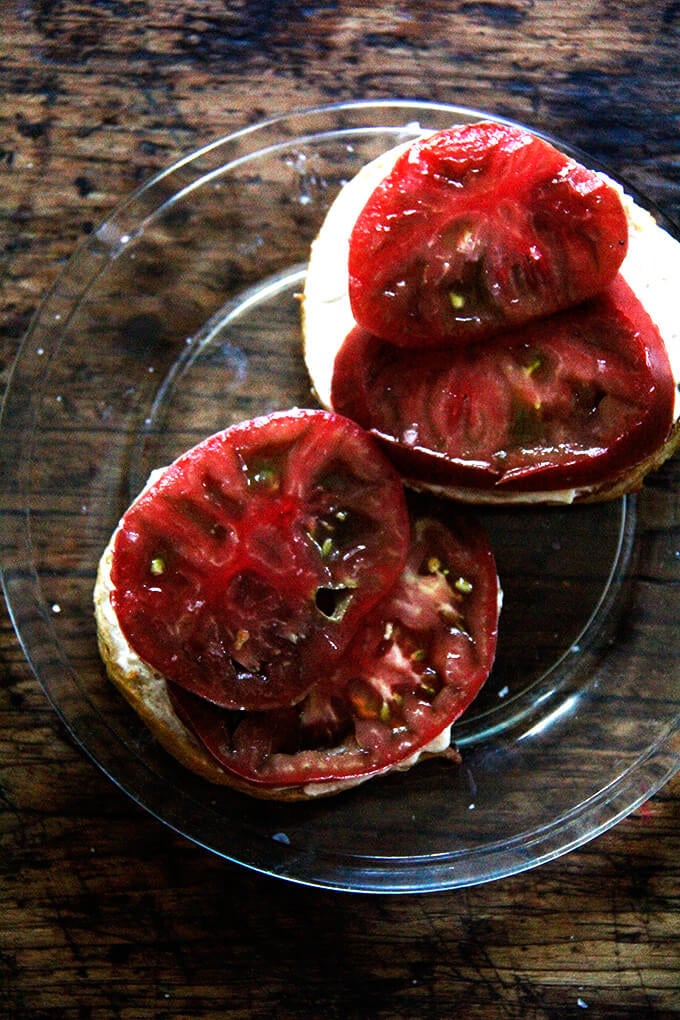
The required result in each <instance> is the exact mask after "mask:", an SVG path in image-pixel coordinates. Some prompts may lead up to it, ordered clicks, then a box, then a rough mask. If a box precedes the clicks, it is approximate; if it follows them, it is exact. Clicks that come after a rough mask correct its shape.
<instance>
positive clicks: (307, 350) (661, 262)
mask: <svg viewBox="0 0 680 1020" xmlns="http://www.w3.org/2000/svg"><path fill="white" fill-rule="evenodd" d="M411 144H412V143H411V142H409V143H406V144H405V145H401V146H398V147H396V148H395V149H391V150H390V151H389V152H387V153H384V154H383V155H381V156H379V157H378V158H377V159H375V160H373V161H372V162H371V163H368V164H366V165H365V166H364V167H363V168H362V169H361V170H360V171H359V173H358V174H357V175H356V176H355V177H353V178H352V179H351V180H350V181H349V182H348V183H347V184H346V185H345V186H344V187H343V188H342V190H341V191H340V192H339V194H338V196H337V198H336V199H335V201H334V203H333V205H332V206H331V208H330V209H329V211H328V214H327V217H326V219H325V221H324V223H323V225H322V227H321V229H320V231H319V233H318V235H317V237H316V238H315V240H314V242H313V244H312V249H311V255H310V260H309V266H308V270H307V277H306V281H305V288H304V293H303V299H302V333H303V340H302V343H303V354H304V358H305V363H306V365H307V370H308V372H309V376H310V379H311V383H312V388H313V391H314V393H315V394H316V397H317V399H318V400H319V402H320V403H321V404H322V405H323V406H324V407H326V408H328V409H329V410H332V409H333V408H332V400H331V386H332V379H333V367H334V363H335V358H336V355H337V353H338V351H339V350H340V347H341V346H342V344H343V342H344V340H345V337H347V336H348V335H349V333H350V332H351V331H352V330H353V329H354V328H355V327H356V325H357V324H356V321H355V319H354V316H353V314H352V310H351V307H350V300H349V279H348V268H347V267H348V259H349V240H350V234H351V232H352V227H353V225H354V223H355V221H356V219H357V217H358V215H359V213H360V212H361V210H362V209H363V207H364V205H365V203H366V201H367V200H368V198H369V197H370V195H371V194H372V192H373V190H374V189H375V188H376V187H377V186H378V184H379V183H380V182H381V181H382V179H383V178H384V177H385V176H386V175H387V174H388V173H389V172H390V170H391V169H392V167H393V166H394V164H395V162H396V160H397V159H398V157H399V156H400V155H401V154H402V153H403V152H404V151H405V150H406V149H407V148H408V147H409V146H410V145H411ZM601 176H603V177H604V176H605V175H601ZM605 179H606V180H607V181H608V183H609V184H611V185H612V187H614V188H615V189H616V190H617V191H618V192H619V194H620V196H621V200H622V203H623V207H624V210H625V212H626V218H627V220H628V232H629V244H628V252H627V254H626V257H625V259H624V262H623V264H622V266H621V270H620V272H621V275H622V276H623V277H624V279H625V280H626V282H627V283H628V284H629V286H630V287H631V288H632V290H633V291H634V292H635V294H636V296H637V297H638V299H639V300H640V301H641V302H642V304H643V305H644V307H645V309H646V310H647V312H648V314H649V315H650V317H651V319H652V320H653V322H654V323H655V325H656V326H657V328H658V330H659V332H660V334H661V336H662V338H663V340H664V343H665V346H666V350H667V353H668V357H669V361H670V365H671V371H672V374H673V379H674V382H675V404H674V410H673V425H672V428H671V429H670V431H669V434H668V436H667V437H666V440H665V442H664V443H663V446H661V447H660V448H659V449H658V450H656V451H655V452H654V453H653V454H652V455H651V456H649V457H647V458H645V459H644V460H643V461H641V462H639V463H638V464H636V465H635V466H634V467H633V468H632V469H631V470H629V471H627V472H625V473H622V474H618V475H616V476H613V477H609V478H605V479H603V480H602V482H600V483H597V484H590V485H587V486H582V487H579V488H568V489H560V490H550V491H539V492H506V491H504V492H497V491H494V490H488V489H474V488H453V487H445V486H437V485H434V484H429V483H426V482H423V480H422V479H419V480H418V481H411V480H409V479H408V478H405V479H404V481H405V483H406V484H407V485H410V486H411V487H412V488H415V489H420V490H423V491H430V492H434V493H436V494H437V495H439V496H443V497H445V498H450V499H455V500H457V501H459V502H464V503H473V504H482V503H485V504H489V503H492V504H493V503H496V504H503V505H509V504H513V503H515V504H528V503H540V504H546V503H548V504H549V503H554V504H562V505H564V504H569V503H574V502H602V501H604V500H610V499H615V498H617V497H619V496H621V495H623V494H625V493H630V492H635V491H637V490H639V488H640V487H641V485H642V484H643V481H644V479H645V477H646V475H647V474H649V472H650V471H653V470H655V469H656V468H658V467H659V466H660V465H661V464H662V463H663V462H664V461H665V460H667V459H668V458H669V457H670V456H671V455H672V454H673V453H674V452H675V450H676V449H677V448H678V446H680V321H679V320H678V316H677V311H676V308H675V304H674V301H673V298H672V295H673V293H674V287H675V286H676V284H677V280H678V279H680V243H678V241H677V240H676V239H675V238H674V237H673V236H672V235H671V234H669V233H668V232H667V231H666V230H664V229H663V228H662V227H661V226H659V225H658V224H657V222H656V221H655V219H654V217H653V216H652V215H651V214H650V213H649V212H648V211H647V210H645V209H643V208H642V207H641V206H640V205H638V204H637V203H636V202H635V201H634V200H633V199H632V198H631V197H630V196H629V195H627V194H626V193H625V192H624V191H623V189H622V187H621V186H620V185H619V184H618V183H617V182H616V181H612V180H611V179H610V178H606V177H605Z"/></svg>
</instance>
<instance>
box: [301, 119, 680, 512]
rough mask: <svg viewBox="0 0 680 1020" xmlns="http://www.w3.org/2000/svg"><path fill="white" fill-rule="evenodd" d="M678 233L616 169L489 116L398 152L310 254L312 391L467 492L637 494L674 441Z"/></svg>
mask: <svg viewBox="0 0 680 1020" xmlns="http://www.w3.org/2000/svg"><path fill="white" fill-rule="evenodd" d="M678 280H680V244H678V243H677V241H676V240H675V239H674V238H673V237H672V236H671V235H670V234H669V233H668V232H666V231H665V230H664V229H662V228H661V227H660V226H659V225H658V224H657V223H656V222H655V220H654V219H653V218H652V216H651V215H650V214H649V213H648V212H647V211H645V210H644V209H642V208H641V207H640V206H639V205H638V204H636V203H635V202H634V201H633V200H632V198H630V197H629V196H628V195H626V194H624V192H623V190H622V189H621V188H620V187H619V186H618V185H617V184H615V183H614V182H612V181H611V180H610V179H609V178H607V177H605V176H604V175H602V174H600V173H596V172H594V171H591V170H589V169H587V168H586V167H584V166H582V165H581V164H579V163H578V162H575V161H574V160H573V159H571V158H569V157H568V156H566V155H564V154H562V153H561V152H559V151H558V150H557V149H556V148H554V147H553V146H552V145H551V144H549V143H548V142H547V141H544V140H543V139H541V138H539V137H536V136H535V135H533V134H531V133H530V132H528V131H526V130H523V129H520V128H518V127H515V126H512V125H507V124H503V123H496V122H489V121H481V122H478V123H473V124H464V125H458V126H454V127H452V128H451V129H449V130H445V131H440V132H437V133H434V134H423V136H422V137H421V138H419V139H418V140H416V141H414V142H411V143H408V144H406V145H403V146H400V147H398V148H396V149H394V150H392V151H390V152H388V153H386V154H385V155H383V156H381V157H379V158H378V159H376V160H375V161H373V162H372V163H369V164H368V165H366V166H365V167H364V168H363V169H362V170H361V171H360V172H359V173H358V175H357V176H356V177H355V178H353V179H352V180H350V181H349V182H348V183H347V184H346V185H345V186H344V187H343V188H342V190H341V191H340V193H339V195H338V197H337V199H336V201H335V202H334V204H333V206H332V207H331V209H330V210H329V213H328V215H327V218H326V220H325V222H324V224H323V226H322V228H321V230H320V232H319V234H318V237H317V238H316V240H315V242H314V244H313V246H312V254H311V259H310V263H309V269H308V273H307V279H306V284H305V291H304V299H303V331H304V353H305V360H306V363H307V367H308V370H309V373H310V376H311V379H312V383H313V386H314V389H315V391H316V394H317V396H318V398H319V400H320V402H321V403H322V404H323V405H324V406H325V407H327V408H332V409H334V410H336V411H338V412H340V413H342V414H344V415H347V416H348V417H350V418H352V419H353V420H355V421H357V422H358V423H359V424H361V425H362V426H363V427H364V428H365V429H367V430H369V431H370V432H371V433H372V434H373V435H375V436H376V438H377V439H378V440H379V442H380V443H381V445H382V447H383V449H384V450H385V452H386V453H387V454H388V456H389V458H390V460H391V461H392V463H394V464H395V465H396V466H397V468H398V470H399V472H400V473H401V474H402V476H403V477H404V478H405V480H406V481H407V483H408V484H410V485H412V486H413V487H415V488H421V489H431V490H434V491H438V492H440V493H442V494H444V495H447V496H450V497H453V498H456V499H458V500H462V501H467V502H474V503H495V502H500V503H512V502H536V501H538V502H559V503H569V502H573V501H575V500H601V499H608V498H613V497H615V496H618V495H620V494H622V493H624V492H629V491H633V490H635V489H637V488H639V486H640V485H641V484H642V481H643V479H644V477H645V476H646V474H647V473H648V472H649V471H650V470H652V469H653V468H655V467H657V466H658V465H660V464H661V463H662V462H663V461H664V460H665V459H666V458H667V457H668V456H670V455H671V453H672V452H673V451H674V450H675V448H676V447H677V446H678V443H679V442H680V423H679V419H680V393H679V392H678V380H679V379H680V323H679V321H678V316H677V311H676V308H675V301H674V299H673V298H672V294H673V293H674V288H675V286H676V285H677V281H678Z"/></svg>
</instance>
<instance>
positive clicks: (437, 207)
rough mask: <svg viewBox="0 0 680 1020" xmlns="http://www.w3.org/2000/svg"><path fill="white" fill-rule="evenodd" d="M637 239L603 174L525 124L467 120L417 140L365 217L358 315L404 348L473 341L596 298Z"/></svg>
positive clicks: (355, 242)
mask: <svg viewBox="0 0 680 1020" xmlns="http://www.w3.org/2000/svg"><path fill="white" fill-rule="evenodd" d="M627 242H628V228H627V221H626V216H625V212H624V210H623V206H622V204H621V200H620V198H619V195H618V194H617V192H616V191H615V189H614V188H613V187H611V185H609V184H608V183H607V182H606V181H604V180H603V179H602V178H601V177H600V176H599V175H598V174H596V173H594V172H593V171H591V170H588V169H586V168H585V167H583V166H581V165H580V164H578V163H576V162H574V161H573V160H572V159H570V158H568V157H567V156H565V155H564V154H563V153H561V152H559V151H558V150H557V149H555V148H554V147H553V146H552V145H550V144H548V142H545V141H543V140H542V139H540V138H536V137H535V136H534V135H532V134H530V133H529V132H528V131H524V130H521V129H520V128H516V127H511V126H507V125H503V124H495V123H488V122H482V123H478V124H465V125H458V126H456V127H453V128H451V129H449V130H447V131H441V132H438V133H437V134H435V135H433V136H430V137H429V138H426V139H425V140H423V141H420V142H416V143H414V145H413V146H411V147H410V148H409V149H408V150H407V152H405V153H404V154H403V155H402V156H401V157H400V158H399V159H398V160H397V162H396V164H395V166H394V168H393V170H392V171H391V172H390V173H389V174H388V175H387V177H386V178H385V180H384V181H383V182H382V183H381V184H380V185H378V187H377V188H376V189H375V191H374V192H373V194H372V195H371V197H370V198H369V200H368V202H367V204H366V206H365V208H364V209H363V211H362V213H361V214H360V216H359V218H358V219H357V222H356V224H355V226H354V229H353V231H352V234H351V238H350V252H349V293H350V301H351V304H352V311H353V314H354V317H355V319H356V321H357V323H358V324H359V325H360V326H361V327H362V328H363V329H366V330H368V331H369V332H371V333H375V334H376V336H380V337H382V338H383V339H385V340H389V341H390V342H392V343H395V344H399V345H404V346H410V347H413V346H416V347H420V346H442V345H449V344H458V343H468V342H471V341H475V340H479V339H482V338H484V337H487V336H490V335H492V334H493V333H496V332H498V331H499V330H501V329H507V328H508V327H511V326H516V325H520V324H522V323H525V322H528V321H530V320H532V319H536V318H540V317H542V316H545V315H550V314H552V313H554V312H557V311H560V310H561V309H564V308H568V307H570V306H571V305H574V304H577V303H578V302H580V301H583V300H584V299H586V298H588V297H591V296H592V295H594V294H597V293H598V291H600V290H602V289H603V288H604V287H605V286H606V285H607V284H609V283H610V282H611V281H612V280H613V278H614V276H615V275H616V273H617V271H618V269H619V266H620V265H621V262H622V261H623V258H624V256H625V254H626V249H627Z"/></svg>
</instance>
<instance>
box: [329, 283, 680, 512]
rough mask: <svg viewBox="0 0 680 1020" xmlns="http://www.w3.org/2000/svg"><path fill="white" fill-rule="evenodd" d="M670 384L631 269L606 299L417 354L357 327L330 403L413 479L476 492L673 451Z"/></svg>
mask: <svg viewBox="0 0 680 1020" xmlns="http://www.w3.org/2000/svg"><path fill="white" fill-rule="evenodd" d="M673 400H674V383H673V375H672V372H671V368H670V364H669V361H668V355H667V353H666V349H665V346H664V344H663V341H662V339H661V337H660V335H659V332H658V330H657V329H656V326H655V325H654V324H653V323H652V321H651V319H650V318H649V316H648V314H647V313H646V311H645V310H644V308H643V307H642V305H641V303H640V302H639V301H638V299H637V298H636V297H635V295H634V294H633V292H632V290H631V289H630V287H629V286H628V285H627V284H626V282H625V281H624V280H623V278H622V277H621V276H618V277H617V278H616V280H615V282H614V283H613V284H612V285H611V286H610V287H609V288H608V289H607V290H606V291H605V292H604V293H603V294H601V295H599V296H598V297H596V298H592V299H591V300H589V301H587V302H584V303H583V304H581V305H579V306H578V307H576V308H572V309H569V310H567V311H565V312H561V313H559V314H557V315H554V316H551V317H549V318H546V319H540V320H538V321H536V322H533V323H529V324H528V325H526V326H524V327H522V328H520V329H515V330H513V331H511V332H506V333H503V334H502V335H499V336H497V337H494V338H493V339H492V340H487V341H485V342H483V343H480V344H478V345H475V346H472V347H466V348H461V349H457V350H451V349H448V350H446V351H440V350H438V351H421V352H417V353H416V352H413V351H407V350H404V349H401V350H400V349H399V348H396V347H395V346H394V345H392V344H388V343H385V342H384V341H381V340H379V339H378V338H376V337H373V336H371V335H370V334H368V333H366V332H364V331H362V330H355V331H354V332H353V333H352V334H351V335H350V336H349V337H348V338H347V340H346V341H345V344H344V345H343V347H342V348H341V349H340V352H339V354H338V356H337V358H336V361H335V368H334V376H333V387H332V402H333V406H334V407H335V408H336V409H337V410H338V411H340V412H342V413H343V414H346V415H348V416H350V417H352V418H353V419H354V420H356V421H358V422H359V423H360V424H361V425H363V427H364V428H366V429H370V430H372V431H373V432H374V434H375V435H376V436H378V437H380V438H381V439H382V441H383V443H384V445H385V448H386V450H387V452H388V454H389V456H390V457H391V459H392V460H393V462H394V463H395V464H396V465H397V467H398V468H399V470H400V471H401V472H402V474H403V475H404V476H405V477H406V478H408V479H410V480H411V481H416V482H417V481H421V482H424V483H428V484H433V485H440V486H446V487H453V488H458V487H472V488H474V489H476V490H483V489H492V488H496V489H501V488H502V489H503V490H504V491H505V492H513V491H516V492H531V491H554V490H559V489H564V488H570V487H574V486H588V485H595V484H600V483H602V482H603V481H606V480H609V479H611V478H613V477H615V476H617V475H618V474H620V473H624V472H626V471H627V470H630V469H631V468H633V467H634V466H635V465H637V464H639V463H641V462H642V461H644V460H645V458H646V457H648V456H650V455H651V454H653V453H654V452H655V451H656V450H657V449H658V448H660V447H661V446H662V445H663V442H664V441H665V439H666V437H667V435H668V433H669V430H670V428H671V425H672V420H673Z"/></svg>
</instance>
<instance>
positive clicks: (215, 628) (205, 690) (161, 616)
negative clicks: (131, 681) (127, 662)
mask: <svg viewBox="0 0 680 1020" xmlns="http://www.w3.org/2000/svg"><path fill="white" fill-rule="evenodd" d="M408 534H409V524H408V514H407V510H406V504H405V499H404V494H403V488H402V484H401V480H400V478H399V476H398V475H397V473H396V472H395V471H394V469H393V468H392V467H391V465H390V464H389V463H388V462H387V460H386V459H385V457H384V456H383V455H382V454H381V452H380V450H379V449H378V448H377V446H376V444H375V442H374V440H373V439H371V438H370V437H369V436H367V435H366V433H364V432H363V431H362V430H361V429H360V428H358V427H357V426H356V425H355V424H354V423H353V422H350V421H348V420H347V419H344V418H341V417H340V416H338V415H334V414H328V413H326V412H322V411H292V412H287V413H280V414H275V415H271V416H269V417H263V418H259V419H255V420H253V421H249V422H244V423H241V424H239V425H235V426H233V427H232V428H230V429H227V430H225V431H223V432H221V433H218V434H217V435H215V436H212V437H210V438H209V439H207V440H205V441H204V442H202V443H200V444H199V445H198V446H196V447H194V448H193V449H192V450H190V451H189V452H188V453H186V454H184V455H183V456H182V457H180V458H179V459H178V460H177V461H175V463H174V464H173V465H171V467H170V468H168V469H167V470H166V471H165V472H164V473H163V475H162V477H161V478H160V479H159V480H158V481H156V482H155V483H154V484H152V485H151V486H150V488H148V489H147V490H146V491H145V492H144V493H143V494H142V495H141V496H140V497H139V498H138V499H137V500H136V501H135V503H133V505H132V506H131V507H130V509H129V510H128V511H127V513H126V514H125V515H124V517H123V519H122V522H121V525H120V528H119V529H118V532H117V536H116V539H115V545H114V553H113V560H112V570H111V578H112V582H113V593H112V603H113V606H114V609H115V611H116V614H117V617H118V620H119V622H120V626H121V628H122V630H123V633H124V635H125V637H126V638H127V640H128V642H129V643H130V645H131V646H132V647H133V648H134V650H135V651H136V652H137V653H138V655H139V656H140V657H141V658H142V659H143V660H144V661H145V662H147V663H148V664H149V665H151V666H153V667H154V668H155V669H157V670H159V671H160V672H161V673H162V674H163V675H164V676H166V677H167V678H169V679H170V680H171V681H173V682H174V683H176V684H179V685H181V686H183V687H185V688H186V689H187V690H190V691H194V692H196V693H198V694H200V695H201V696H203V697H206V698H208V699H209V700H211V701H214V702H215V703H217V704H220V705H223V706H229V707H232V708H239V709H241V708H261V707H271V706H273V705H290V704H292V703H294V702H295V701H297V700H299V699H300V698H301V697H302V696H303V695H304V693H305V691H306V690H307V689H308V688H309V687H310V686H311V685H312V683H313V682H315V681H316V680H317V679H318V676H319V673H320V672H324V671H326V670H327V669H329V668H331V667H332V664H333V663H334V662H335V661H336V660H337V659H338V657H339V656H340V654H341V652H342V650H343V649H344V647H345V646H346V644H347V642H348V641H349V640H350V638H351V637H352V635H353V633H354V631H355V629H356V627H357V625H358V622H359V621H360V620H361V619H363V617H364V615H365V614H366V612H368V611H369V610H370V609H371V608H372V607H373V605H374V604H375V603H377V602H378V601H379V600H380V599H381V598H382V597H383V596H384V595H385V593H386V592H387V591H389V590H390V588H391V587H392V585H393V584H394V582H395V580H396V578H397V577H398V576H399V574H400V572H401V570H402V567H403V564H404V560H405V557H406V552H407V548H408Z"/></svg>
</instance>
